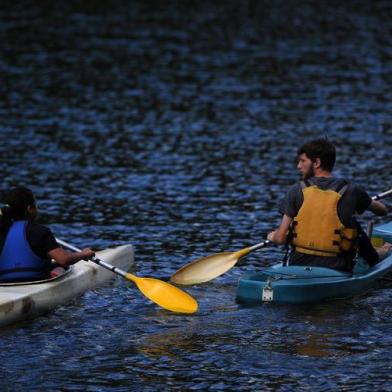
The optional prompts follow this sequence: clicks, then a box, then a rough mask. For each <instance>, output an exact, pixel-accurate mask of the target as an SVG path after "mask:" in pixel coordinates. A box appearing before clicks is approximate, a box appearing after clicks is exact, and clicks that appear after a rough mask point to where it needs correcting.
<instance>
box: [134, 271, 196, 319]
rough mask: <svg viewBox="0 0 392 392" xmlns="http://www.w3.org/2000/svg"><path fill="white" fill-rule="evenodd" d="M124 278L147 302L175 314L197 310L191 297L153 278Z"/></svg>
mask: <svg viewBox="0 0 392 392" xmlns="http://www.w3.org/2000/svg"><path fill="white" fill-rule="evenodd" d="M126 278H127V279H128V280H131V281H133V282H134V283H135V284H136V285H137V287H138V289H139V290H140V291H141V292H142V293H143V294H144V295H145V296H146V297H147V298H148V299H149V300H151V301H152V302H155V303H156V304H157V305H159V306H161V307H162V308H164V309H167V310H171V311H172V312H176V313H195V312H196V311H197V309H198V304H197V301H196V300H195V299H194V298H193V297H191V296H190V295H189V294H188V293H186V292H184V291H182V290H180V289H179V288H177V287H175V286H173V285H171V284H170V283H167V282H163V281H162V280H159V279H154V278H139V277H136V276H135V275H132V274H127V275H126Z"/></svg>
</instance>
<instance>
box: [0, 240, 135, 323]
mask: <svg viewBox="0 0 392 392" xmlns="http://www.w3.org/2000/svg"><path fill="white" fill-rule="evenodd" d="M97 257H99V258H100V259H102V260H104V261H107V262H108V263H110V264H112V265H113V266H115V267H118V268H121V269H123V270H125V271H127V270H128V269H129V268H130V267H131V266H132V264H133V262H134V256H133V247H132V246H131V245H122V246H119V247H117V248H113V249H106V250H104V251H101V252H97ZM115 276H116V275H115V274H114V273H113V272H111V271H108V270H107V269H105V268H102V267H100V266H98V265H97V264H95V263H93V262H91V261H79V262H78V263H76V264H75V265H73V266H72V269H71V270H70V271H69V272H67V273H65V274H64V275H63V276H60V277H58V278H56V279H51V280H49V281H42V282H40V283H32V284H18V285H12V286H11V285H0V326H4V325H8V324H12V323H15V322H17V321H20V320H24V319H27V318H32V317H35V316H37V315H40V314H43V313H46V312H48V311H50V310H52V309H54V308H56V307H57V306H59V305H63V304H66V303H67V302H70V301H71V300H73V299H74V298H76V297H78V296H80V295H82V294H83V293H84V292H85V291H87V290H90V289H92V288H94V287H97V286H99V285H102V284H104V283H106V282H108V281H110V280H111V279H113V278H114V277H115Z"/></svg>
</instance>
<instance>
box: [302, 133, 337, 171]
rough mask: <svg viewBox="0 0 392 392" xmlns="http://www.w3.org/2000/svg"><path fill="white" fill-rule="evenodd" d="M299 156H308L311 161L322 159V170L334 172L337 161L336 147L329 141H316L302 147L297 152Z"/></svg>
mask: <svg viewBox="0 0 392 392" xmlns="http://www.w3.org/2000/svg"><path fill="white" fill-rule="evenodd" d="M297 154H298V156H299V155H301V154H306V156H307V157H308V158H309V159H310V160H311V161H315V160H316V158H319V159H320V165H321V168H322V169H324V170H328V171H330V172H331V171H332V169H333V167H334V165H335V161H336V149H335V146H334V145H333V144H332V143H331V142H330V141H329V140H328V139H315V140H311V141H309V142H307V143H305V144H304V145H302V146H301V147H300V148H299V149H298V152H297Z"/></svg>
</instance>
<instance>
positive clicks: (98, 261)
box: [56, 238, 128, 278]
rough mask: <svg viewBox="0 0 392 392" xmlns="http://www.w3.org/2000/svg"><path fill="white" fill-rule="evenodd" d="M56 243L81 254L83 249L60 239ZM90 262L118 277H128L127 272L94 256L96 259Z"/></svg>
mask: <svg viewBox="0 0 392 392" xmlns="http://www.w3.org/2000/svg"><path fill="white" fill-rule="evenodd" d="M56 241H57V243H58V244H60V245H61V246H64V247H65V248H68V249H69V250H73V251H74V252H81V249H78V248H77V247H75V246H73V245H71V244H68V243H67V242H65V241H62V240H60V239H58V238H56ZM89 260H90V261H92V262H93V263H96V264H98V265H100V266H101V267H103V268H106V269H107V270H109V271H112V272H114V273H115V274H117V275H121V276H122V277H124V278H126V277H127V274H128V273H127V272H125V271H123V270H122V269H120V268H117V267H115V266H113V265H111V264H109V263H106V262H105V261H103V260H101V259H99V258H98V257H95V256H94V257H91V258H90V259H89Z"/></svg>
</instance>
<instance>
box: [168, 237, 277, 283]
mask: <svg viewBox="0 0 392 392" xmlns="http://www.w3.org/2000/svg"><path fill="white" fill-rule="evenodd" d="M270 242H271V241H269V240H265V241H263V242H260V243H259V244H256V245H253V246H251V247H249V248H244V249H241V250H239V251H237V252H222V253H216V254H213V255H210V256H207V257H203V258H201V259H198V260H195V261H193V262H192V263H189V264H187V265H185V266H184V267H182V268H180V269H179V270H178V271H177V272H175V273H174V274H173V275H172V276H171V278H170V280H171V281H172V282H174V283H177V284H182V285H191V284H197V283H204V282H208V281H209V280H212V279H214V278H216V277H218V276H220V275H222V274H224V273H225V272H226V271H228V270H229V269H230V268H232V267H234V265H235V264H236V263H237V262H238V260H239V259H241V258H242V257H244V256H246V255H247V254H249V253H250V252H253V251H254V250H256V249H260V248H264V247H265V246H267V245H268V244H269V243H270Z"/></svg>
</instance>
